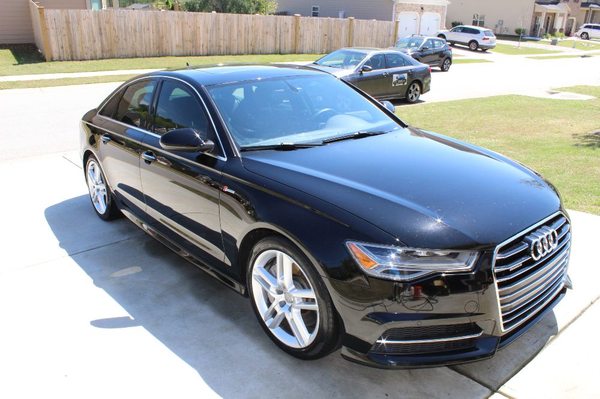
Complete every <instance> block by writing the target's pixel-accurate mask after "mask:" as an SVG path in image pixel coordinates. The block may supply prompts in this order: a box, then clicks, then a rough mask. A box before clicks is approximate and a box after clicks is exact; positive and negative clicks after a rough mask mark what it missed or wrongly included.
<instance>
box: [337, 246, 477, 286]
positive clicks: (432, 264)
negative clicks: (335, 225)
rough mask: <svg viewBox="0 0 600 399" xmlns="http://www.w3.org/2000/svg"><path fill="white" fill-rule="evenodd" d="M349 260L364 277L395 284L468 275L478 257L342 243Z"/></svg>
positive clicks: (456, 252) (458, 252) (458, 253)
mask: <svg viewBox="0 0 600 399" xmlns="http://www.w3.org/2000/svg"><path fill="white" fill-rule="evenodd" d="M346 246H347V247H348V250H349V251H350V253H351V254H352V257H353V258H354V260H355V261H356V263H358V264H359V265H360V267H361V268H362V269H363V270H364V271H365V272H366V273H367V274H370V275H372V276H375V277H380V278H385V279H388V280H395V281H408V280H413V279H415V278H418V277H422V276H425V275H428V274H435V273H455V272H469V271H471V270H473V267H474V266H475V261H476V260H477V256H478V253H477V252H473V251H453V250H437V249H419V248H405V247H392V246H384V245H375V244H365V243H360V242H352V241H349V242H347V243H346Z"/></svg>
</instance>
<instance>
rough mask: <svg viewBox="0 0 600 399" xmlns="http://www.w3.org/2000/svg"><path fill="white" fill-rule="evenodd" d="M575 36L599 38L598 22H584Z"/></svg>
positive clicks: (586, 38) (599, 28) (599, 27)
mask: <svg viewBox="0 0 600 399" xmlns="http://www.w3.org/2000/svg"><path fill="white" fill-rule="evenodd" d="M575 36H578V37H580V38H582V39H583V40H588V39H600V24H585V25H582V26H581V28H579V30H578V31H577V32H575Z"/></svg>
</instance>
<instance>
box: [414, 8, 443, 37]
mask: <svg viewBox="0 0 600 399" xmlns="http://www.w3.org/2000/svg"><path fill="white" fill-rule="evenodd" d="M440 19H441V18H440V14H439V13H437V12H424V13H423V16H422V17H421V29H420V30H419V33H420V34H421V35H423V36H435V34H436V33H437V32H438V31H439V30H440Z"/></svg>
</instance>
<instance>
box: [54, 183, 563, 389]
mask: <svg viewBox="0 0 600 399" xmlns="http://www.w3.org/2000/svg"><path fill="white" fill-rule="evenodd" d="M44 215H45V218H46V221H47V223H48V225H49V227H50V228H51V229H52V232H53V233H54V235H55V237H56V238H57V239H58V241H59V245H60V246H61V247H62V248H63V249H64V250H65V251H66V252H67V254H68V255H69V257H70V258H71V259H72V260H73V261H74V262H75V263H76V264H77V265H78V267H80V268H81V270H83V271H84V272H85V273H86V274H87V275H88V276H89V277H90V278H91V279H92V281H93V284H94V285H95V286H96V287H98V288H100V289H102V290H103V291H104V292H105V293H107V294H108V295H109V296H110V297H111V298H113V299H114V300H115V301H116V302H117V303H118V304H119V305H120V306H121V307H122V308H123V309H124V310H125V311H126V312H127V313H128V316H125V317H123V315H122V314H118V315H115V317H107V318H102V319H94V318H90V320H89V325H90V328H98V329H111V330H113V331H116V330H119V329H126V328H129V327H137V326H142V327H143V328H144V329H145V330H146V331H148V332H149V333H150V334H152V335H153V336H154V337H155V338H156V339H158V340H159V341H160V342H161V343H162V344H163V345H164V346H165V347H166V348H168V349H169V350H170V351H171V352H172V353H173V354H175V355H176V356H177V357H179V358H180V359H181V360H183V361H184V362H186V363H187V364H188V365H189V366H190V367H192V368H193V369H194V370H195V371H196V372H197V373H198V375H199V376H200V377H201V378H202V380H203V381H204V382H205V383H206V384H208V385H209V386H210V387H211V389H213V390H214V391H215V392H216V393H217V394H218V395H220V396H222V397H232V396H233V397H248V396H252V397H269V396H272V397H280V396H283V395H285V396H286V397H289V398H292V397H306V396H310V395H313V396H314V395H317V396H319V397H320V396H338V397H340V396H341V397H361V398H363V397H368V396H380V397H384V396H394V397H395V396H398V395H399V392H403V393H402V396H406V397H447V396H455V397H487V396H488V395H489V391H488V390H487V389H486V388H484V387H483V386H481V385H478V384H476V383H475V382H473V381H468V380H466V379H464V378H462V377H460V376H459V375H457V374H456V373H454V372H453V371H450V370H449V369H447V368H433V369H418V370H392V371H385V370H380V369H374V368H369V367H365V366H361V365H357V364H354V363H351V362H348V361H345V360H343V359H342V358H341V356H340V355H339V352H337V353H333V354H331V355H329V356H327V357H325V358H323V359H319V360H315V361H310V362H308V361H301V360H298V359H296V358H293V357H291V356H289V355H287V354H285V353H284V352H283V351H281V350H279V349H278V348H277V347H276V346H275V345H274V344H273V343H272V342H271V341H270V340H269V338H268V337H267V336H266V335H265V334H264V332H263V331H262V329H261V328H260V326H259V325H258V323H257V321H256V319H255V317H254V315H253V313H252V309H251V306H250V302H249V300H248V299H247V298H244V297H242V296H240V295H238V294H237V293H235V292H233V291H232V290H230V289H229V288H227V287H225V286H224V285H222V284H220V283H219V282H217V281H216V280H214V279H213V278H211V277H210V276H208V275H207V274H205V273H204V272H202V271H201V270H200V269H198V268H196V267H195V266H193V265H192V264H190V263H188V262H186V261H185V260H183V259H182V258H180V257H179V256H177V255H175V254H174V253H173V252H172V251H170V250H169V249H167V248H166V247H165V246H163V245H162V244H160V243H159V242H157V241H155V240H154V239H152V238H151V237H149V236H147V235H143V234H135V232H136V231H137V227H135V226H134V225H133V224H132V223H128V222H125V221H123V222H117V223H109V224H108V226H109V227H110V226H111V225H112V224H115V225H120V226H119V227H115V228H114V231H113V232H111V231H110V230H107V229H106V227H103V230H102V231H103V233H102V234H103V235H106V239H107V241H108V240H112V241H111V242H110V243H106V244H104V245H97V246H96V247H94V248H91V249H88V250H84V251H82V250H81V244H76V243H75V242H74V241H73V236H74V235H75V236H76V235H77V234H80V233H83V232H84V231H90V230H92V231H93V230H96V229H97V228H98V226H106V222H103V221H100V220H99V219H98V218H97V217H96V216H95V214H94V212H93V211H92V209H91V206H90V203H89V199H88V197H87V196H86V195H81V196H78V197H74V198H71V199H68V200H65V201H63V202H60V203H57V204H54V205H52V206H50V207H48V208H46V209H45V212H44ZM127 224H129V225H130V226H129V227H127ZM129 228H130V229H131V230H130V231H129ZM124 231H125V233H129V234H127V236H128V238H125V239H123V240H121V241H119V240H116V241H115V238H118V237H114V235H115V234H124ZM82 236H83V234H82ZM90 313H91V314H97V312H94V311H91V312H90ZM553 326H554V327H553ZM554 334H556V321H555V320H554V319H553V316H552V317H546V319H545V320H544V321H543V322H542V323H540V324H539V325H538V326H537V327H536V328H534V329H532V330H531V331H530V332H528V333H527V334H525V335H524V336H523V337H522V338H521V339H520V340H519V341H517V342H515V343H514V344H513V345H511V346H509V347H508V348H506V349H504V350H502V351H500V352H499V353H498V355H497V356H496V357H495V358H493V359H491V360H487V361H484V362H478V363H474V364H472V365H464V366H457V367H455V370H456V371H457V372H458V373H460V374H462V375H464V376H468V377H469V378H473V379H475V381H482V382H487V381H488V380H492V381H497V382H498V384H500V385H501V384H502V383H503V382H505V380H506V379H508V378H510V376H512V375H514V374H515V373H516V372H517V371H518V370H520V368H522V367H523V364H525V363H526V362H528V361H529V360H531V359H532V358H533V357H534V356H535V354H536V353H537V352H538V351H539V350H541V348H543V346H544V344H545V343H546V342H547V341H548V339H549V338H550V337H551V336H552V335H554ZM114 361H115V362H119V361H120V359H114ZM106 366H107V367H109V366H110V365H106ZM269 375H272V376H273V378H268V376H269ZM248 384H250V385H248ZM495 384H496V383H490V385H489V386H491V385H495ZM290 387H292V391H291V392H290V391H289V390H290V389H291V388H290ZM285 392H289V393H285ZM284 393H285V394H284Z"/></svg>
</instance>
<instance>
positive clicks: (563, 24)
mask: <svg viewBox="0 0 600 399" xmlns="http://www.w3.org/2000/svg"><path fill="white" fill-rule="evenodd" d="M563 15H564V16H563V21H562V26H561V29H562V32H563V33H565V32H566V30H567V20H568V19H569V18H568V17H569V15H568V14H567V13H564V14H563Z"/></svg>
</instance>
